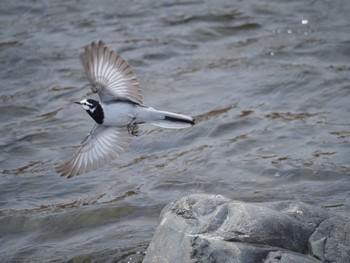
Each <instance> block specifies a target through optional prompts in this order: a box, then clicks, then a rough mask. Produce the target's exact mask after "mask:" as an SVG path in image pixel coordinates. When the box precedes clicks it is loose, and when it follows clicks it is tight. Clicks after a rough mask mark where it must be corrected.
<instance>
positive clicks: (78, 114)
mask: <svg viewBox="0 0 350 263" xmlns="http://www.w3.org/2000/svg"><path fill="white" fill-rule="evenodd" d="M349 12H350V2H349V1H340V0H335V1H325V0H323V1H292V2H291V1H286V0H284V1H257V0H252V1H229V0H226V1H225V0H222V1H112V0H110V1H96V2H93V1H90V2H87V1H79V0H72V1H53V0H47V1H44V0H42V1H6V0H5V1H1V7H0V22H1V31H0V64H1V70H0V77H1V96H0V101H1V104H0V112H1V115H0V123H1V128H0V136H1V138H0V145H1V149H2V150H1V155H0V165H1V166H0V172H1V177H0V231H1V236H0V257H1V258H0V260H1V262H29V261H30V262H67V261H70V262H73V261H74V262H82V261H84V262H89V261H93V262H140V261H141V260H142V258H143V254H144V252H145V250H146V248H147V245H148V243H149V241H150V239H151V237H152V235H153V233H154V231H155V228H156V227H157V224H158V215H159V213H160V211H161V209H162V208H163V207H164V205H165V204H167V203H168V202H170V201H173V200H175V199H177V198H179V197H182V196H184V195H186V194H189V193H215V194H223V195H225V196H227V197H230V198H233V199H239V200H244V201H250V202H263V201H277V200H298V201H303V202H307V203H309V204H313V205H315V206H317V207H322V208H324V209H328V210H331V211H334V212H337V213H340V214H344V215H347V216H349V215H350V194H349V193H350V192H349V188H350V178H349V173H350V162H349V156H350V147H349V146H350V145H349V138H350V118H349V111H350V103H349V100H350V84H349V83H350V82H349V77H350V74H349V71H350V65H349V64H350V35H349V34H348V33H349V26H350V22H349V19H348V16H349ZM99 39H102V40H104V41H105V42H106V43H107V44H108V45H109V46H110V47H111V48H112V49H114V50H117V51H118V52H119V53H121V54H122V56H123V57H125V58H126V59H127V60H128V61H129V63H130V64H131V65H132V67H133V68H134V69H135V72H136V73H137V75H138V77H139V79H140V82H141V85H142V88H143V92H144V98H145V104H146V105H151V106H153V107H155V108H158V109H163V110H169V111H175V112H179V113H184V114H188V115H193V116H195V117H196V120H197V124H196V125H195V126H194V127H193V128H191V129H186V130H176V131H175V130H163V129H159V128H153V127H151V126H147V127H145V128H144V129H143V132H142V134H141V136H139V137H138V138H135V140H134V141H133V143H132V144H131V145H130V146H129V147H128V149H127V151H126V152H125V153H124V154H123V155H122V156H121V157H120V158H119V159H118V160H116V161H114V162H113V163H111V164H110V165H108V166H106V167H105V168H103V169H101V170H99V171H97V172H94V173H91V174H87V175H84V176H81V177H77V178H74V179H70V180H67V179H65V178H61V177H60V176H59V175H58V174H56V173H55V171H54V168H53V167H54V166H55V165H56V164H58V163H60V162H62V161H63V160H66V159H67V158H69V157H70V155H71V154H72V152H73V151H74V147H75V146H76V145H78V144H79V142H80V141H81V140H82V139H83V138H84V137H85V136H86V134H87V133H88V132H89V130H90V128H91V127H92V120H91V118H90V117H89V116H88V115H87V114H86V113H85V112H84V111H83V110H82V109H81V108H80V107H78V106H77V105H76V104H73V103H72V102H73V101H76V100H80V99H82V98H85V97H87V96H93V95H91V93H90V89H89V85H88V81H87V79H86V77H85V76H84V74H83V70H82V66H81V65H80V63H79V53H80V52H81V51H82V48H83V46H85V45H86V44H89V43H90V42H91V41H92V40H99Z"/></svg>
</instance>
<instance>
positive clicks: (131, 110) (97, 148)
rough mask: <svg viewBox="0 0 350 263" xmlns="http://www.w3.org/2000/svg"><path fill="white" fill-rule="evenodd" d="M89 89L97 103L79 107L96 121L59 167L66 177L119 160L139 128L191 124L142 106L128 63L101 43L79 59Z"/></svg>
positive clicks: (189, 120) (90, 101)
mask: <svg viewBox="0 0 350 263" xmlns="http://www.w3.org/2000/svg"><path fill="white" fill-rule="evenodd" d="M80 59H81V63H82V64H83V66H84V69H85V73H86V75H87V77H88V79H89V81H90V84H91V89H92V91H93V92H94V93H98V95H99V97H100V101H96V100H93V99H83V100H82V101H79V102H75V103H77V104H80V105H82V107H83V108H84V109H85V110H86V111H87V113H88V114H89V115H90V116H91V117H92V118H93V119H94V121H95V122H96V123H95V125H94V126H93V128H92V130H91V131H90V134H89V135H88V136H87V137H86V138H85V139H84V140H83V141H82V142H81V145H80V147H79V149H78V150H77V151H76V152H75V154H74V155H73V157H72V158H71V159H70V160H69V161H67V162H65V163H63V164H61V165H60V166H58V169H57V170H58V172H60V173H61V175H62V176H67V177H68V178H70V177H73V176H76V175H80V174H83V173H87V172H90V171H93V170H96V169H98V168H100V167H102V166H104V165H106V164H107V163H109V162H111V161H112V160H113V159H115V158H116V157H118V156H119V155H120V154H121V153H122V152H123V151H124V149H125V147H126V146H127V145H128V144H129V143H130V142H131V138H132V136H136V135H137V133H138V125H139V124H143V123H151V124H154V125H156V126H159V127H163V128H173V129H181V128H187V127H190V126H192V125H193V124H194V119H193V118H192V117H189V116H186V115H182V114H177V113H172V112H166V111H158V110H155V109H153V108H151V107H147V106H145V105H144V104H143V99H142V94H141V89H140V87H139V82H138V80H137V78H136V76H135V74H134V72H133V71H132V69H131V68H130V66H129V65H128V63H127V62H126V61H125V60H124V59H123V58H122V57H120V56H119V55H118V54H116V53H115V52H113V51H111V50H110V49H109V48H108V47H106V45H105V44H104V43H103V42H102V41H100V42H98V43H95V42H92V43H91V44H90V45H88V46H86V47H85V52H84V53H83V54H81V56H80Z"/></svg>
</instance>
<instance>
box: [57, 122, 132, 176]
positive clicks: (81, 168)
mask: <svg viewBox="0 0 350 263" xmlns="http://www.w3.org/2000/svg"><path fill="white" fill-rule="evenodd" d="M130 142H131V135H130V134H129V132H128V130H127V128H126V127H125V128H116V127H106V126H103V125H99V124H95V126H94V127H93V128H92V130H91V132H90V134H89V135H88V136H87V137H86V139H85V140H83V141H82V143H81V145H80V147H79V149H78V150H77V151H76V152H75V154H74V155H73V157H72V158H71V159H70V160H69V161H67V162H65V163H63V164H61V165H60V166H58V167H57V171H58V172H59V173H61V175H62V176H67V177H68V178H70V177H73V176H76V175H80V174H83V173H87V172H90V171H94V170H97V169H98V168H100V167H102V166H104V165H106V164H107V163H109V162H111V161H112V160H113V159H115V158H116V157H118V156H119V154H121V153H122V152H123V151H124V149H125V147H127V146H128V145H129V144H130Z"/></svg>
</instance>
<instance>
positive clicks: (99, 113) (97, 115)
mask: <svg viewBox="0 0 350 263" xmlns="http://www.w3.org/2000/svg"><path fill="white" fill-rule="evenodd" d="M87 113H89V115H90V116H91V117H92V118H93V119H94V120H95V121H96V122H97V123H98V124H102V123H103V120H104V117H105V116H104V114H103V109H102V106H101V104H100V103H98V104H97V105H96V107H95V109H94V111H93V112H92V111H90V110H87Z"/></svg>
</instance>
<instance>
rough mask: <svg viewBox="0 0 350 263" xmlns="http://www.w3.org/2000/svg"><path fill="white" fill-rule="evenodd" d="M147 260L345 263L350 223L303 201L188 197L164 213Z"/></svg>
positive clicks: (348, 256)
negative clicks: (258, 200)
mask: <svg viewBox="0 0 350 263" xmlns="http://www.w3.org/2000/svg"><path fill="white" fill-rule="evenodd" d="M143 262H144V263H151V262H152V263H155V262H158V263H163V262H169V263H177V262H181V263H186V262H192V263H199V262H206V263H207V262H208V263H213V262H220V263H221V262H234V263H256V262H265V263H277V262H278V263H287V262H288V263H302V262H305V263H316V262H344V263H345V262H350V223H349V219H347V218H344V217H341V216H337V215H333V214H330V213H328V212H327V211H323V210H321V209H318V208H315V207H312V206H309V205H306V204H303V203H297V202H291V201H283V202H276V203H259V204H251V203H244V202H240V201H234V200H230V199H228V198H225V197H223V196H220V195H204V194H195V195H189V196H186V197H184V198H181V199H180V200H178V201H177V202H175V203H171V204H169V205H168V206H166V207H165V208H164V209H163V211H162V214H161V222H160V225H159V226H158V228H157V231H156V233H155V235H154V237H153V239H152V241H151V243H150V245H149V247H148V250H147V254H146V257H145V259H144V261H143Z"/></svg>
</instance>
